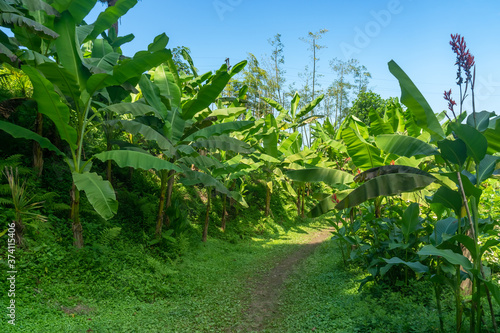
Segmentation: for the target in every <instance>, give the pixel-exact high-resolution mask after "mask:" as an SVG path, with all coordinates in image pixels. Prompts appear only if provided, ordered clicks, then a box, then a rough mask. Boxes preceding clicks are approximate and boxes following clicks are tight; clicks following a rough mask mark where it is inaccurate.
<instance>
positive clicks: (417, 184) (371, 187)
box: [335, 173, 436, 210]
mask: <svg viewBox="0 0 500 333" xmlns="http://www.w3.org/2000/svg"><path fill="white" fill-rule="evenodd" d="M435 180H436V178H434V177H432V176H430V175H422V174H414V173H391V174H385V175H382V176H378V177H376V178H373V179H371V180H369V181H367V182H366V183H364V184H362V185H361V186H359V187H358V188H356V189H354V190H353V191H352V192H351V193H349V195H347V196H346V197H345V198H344V199H342V201H340V202H339V203H338V204H337V205H336V206H335V208H336V209H338V210H341V209H345V208H350V207H354V206H357V205H359V204H361V203H363V202H365V201H367V200H369V199H374V198H376V197H379V196H390V195H397V194H401V193H403V192H413V191H417V190H421V189H423V188H425V187H426V186H427V185H429V184H431V183H432V182H434V181H435Z"/></svg>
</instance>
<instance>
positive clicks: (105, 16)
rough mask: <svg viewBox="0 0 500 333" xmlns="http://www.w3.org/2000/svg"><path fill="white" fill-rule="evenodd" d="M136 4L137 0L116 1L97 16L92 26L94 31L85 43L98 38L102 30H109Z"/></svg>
mask: <svg viewBox="0 0 500 333" xmlns="http://www.w3.org/2000/svg"><path fill="white" fill-rule="evenodd" d="M84 1H85V0H84ZM92 1H94V0H92ZM136 4H137V0H118V1H117V2H116V3H115V5H114V6H108V8H106V10H105V11H104V12H102V13H100V14H99V16H98V17H97V19H96V20H95V22H94V23H93V24H92V26H93V27H94V29H93V30H92V32H91V33H90V34H89V35H88V37H87V38H86V39H85V41H89V40H93V39H96V38H97V36H99V35H100V34H101V33H102V32H103V31H104V30H106V29H109V28H111V26H112V25H113V24H114V23H115V22H117V21H118V19H119V18H120V17H122V16H123V15H125V14H126V13H127V12H128V11H129V9H131V8H132V7H134V6H135V5H136ZM78 23H79V22H78Z"/></svg>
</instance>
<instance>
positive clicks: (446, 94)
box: [444, 89, 457, 114]
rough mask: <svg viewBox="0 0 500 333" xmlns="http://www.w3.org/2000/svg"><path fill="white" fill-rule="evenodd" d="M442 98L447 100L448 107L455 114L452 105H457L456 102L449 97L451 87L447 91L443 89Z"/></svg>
mask: <svg viewBox="0 0 500 333" xmlns="http://www.w3.org/2000/svg"><path fill="white" fill-rule="evenodd" d="M444 99H445V100H447V101H448V109H449V110H450V111H451V112H453V114H455V111H453V106H454V105H457V102H455V101H454V100H453V98H451V89H450V90H449V91H446V90H445V91H444Z"/></svg>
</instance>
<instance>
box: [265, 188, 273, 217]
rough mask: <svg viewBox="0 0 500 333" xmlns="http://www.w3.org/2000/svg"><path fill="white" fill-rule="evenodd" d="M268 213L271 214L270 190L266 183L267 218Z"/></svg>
mask: <svg viewBox="0 0 500 333" xmlns="http://www.w3.org/2000/svg"><path fill="white" fill-rule="evenodd" d="M271 186H272V184H271ZM270 212H271V189H270V188H269V183H268V184H266V212H265V215H266V217H268V216H269V213H270Z"/></svg>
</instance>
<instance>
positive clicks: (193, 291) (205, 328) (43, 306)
mask: <svg viewBox="0 0 500 333" xmlns="http://www.w3.org/2000/svg"><path fill="white" fill-rule="evenodd" d="M321 227H322V225H321V224H320V223H317V222H316V223H310V224H309V225H304V226H300V227H299V226H297V227H295V228H292V229H290V230H288V231H285V230H284V229H283V228H278V229H279V230H278V233H276V234H273V236H272V237H270V236H269V235H268V236H266V237H264V236H262V237H253V238H249V239H244V240H240V241H238V242H235V243H233V242H228V241H224V240H221V239H217V238H212V239H209V241H208V242H207V243H206V244H202V243H197V245H195V247H194V248H192V249H190V250H189V252H187V254H186V255H185V256H183V257H182V258H181V259H178V260H168V259H162V258H160V257H158V256H154V255H152V254H151V253H149V252H148V250H147V249H144V248H141V247H140V246H132V245H130V244H120V242H118V243H116V244H114V245H113V247H112V248H107V247H105V246H94V247H88V248H85V249H84V250H83V251H80V253H77V252H71V253H70V252H67V253H65V254H64V255H61V254H62V253H61V250H60V249H59V250H58V249H55V250H54V249H53V248H52V249H51V248H49V247H47V248H42V249H39V252H37V253H30V254H28V253H25V254H23V255H22V257H23V258H24V259H23V260H22V261H20V262H19V265H20V267H23V266H24V267H25V269H24V270H23V271H21V270H20V273H19V274H18V282H17V283H18V289H19V288H22V291H21V293H20V294H19V295H17V296H16V304H17V311H16V316H17V317H16V327H15V328H14V327H12V326H11V325H7V326H4V327H2V331H3V332H19V331H22V332H221V331H226V330H228V331H232V330H233V329H234V328H235V327H236V325H238V323H239V322H241V318H242V312H243V310H244V309H245V308H246V304H245V302H246V297H245V294H246V292H247V291H248V285H247V281H248V278H250V277H251V276H252V275H254V274H258V273H259V272H262V271H266V270H268V269H270V263H271V262H272V261H273V259H278V258H280V257H282V256H285V255H286V254H287V253H290V252H291V251H293V250H294V249H295V248H296V247H297V246H299V244H301V243H303V242H304V239H305V236H307V233H310V232H314V231H315V230H317V229H319V228H321ZM42 253H43V254H42ZM53 253H57V254H58V256H59V257H57V258H55V257H54V258H53V260H52V266H51V265H50V264H49V263H50V262H51V261H50V258H52V256H53ZM66 256H67V257H66ZM42 259H43V260H42ZM35 266H36V267H37V269H38V270H39V271H38V272H36V274H35V271H34V268H35ZM43 267H47V269H46V270H45V268H43ZM35 276H36V279H37V282H35V283H33V282H32V281H31V279H33V278H34V277H35ZM6 301H7V300H6V299H3V298H2V306H4V302H6ZM5 304H6V303H5Z"/></svg>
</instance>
